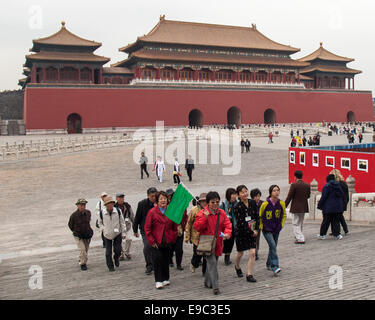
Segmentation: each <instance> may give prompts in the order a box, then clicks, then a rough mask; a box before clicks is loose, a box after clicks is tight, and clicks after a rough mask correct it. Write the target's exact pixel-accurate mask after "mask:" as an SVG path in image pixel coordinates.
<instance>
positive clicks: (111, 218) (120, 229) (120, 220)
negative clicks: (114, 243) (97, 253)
mask: <svg viewBox="0 0 375 320" xmlns="http://www.w3.org/2000/svg"><path fill="white" fill-rule="evenodd" d="M119 211H120V215H119V214H118V212H117V210H116V208H115V207H114V208H113V211H112V214H111V215H110V214H109V213H108V210H107V208H106V207H104V208H102V212H103V220H102V219H101V218H100V217H99V227H100V229H101V230H103V234H104V237H106V238H107V239H108V240H113V239H114V238H116V237H117V236H118V235H119V234H121V233H122V236H126V226H125V220H124V216H123V215H122V213H121V210H120V209H119ZM115 230H116V231H115Z"/></svg>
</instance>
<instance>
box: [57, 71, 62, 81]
mask: <svg viewBox="0 0 375 320" xmlns="http://www.w3.org/2000/svg"><path fill="white" fill-rule="evenodd" d="M60 81H61V80H60V67H58V68H57V82H60Z"/></svg>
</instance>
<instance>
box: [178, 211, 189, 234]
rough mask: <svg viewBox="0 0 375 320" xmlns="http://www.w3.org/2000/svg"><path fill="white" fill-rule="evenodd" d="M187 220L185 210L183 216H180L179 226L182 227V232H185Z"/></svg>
mask: <svg viewBox="0 0 375 320" xmlns="http://www.w3.org/2000/svg"><path fill="white" fill-rule="evenodd" d="M187 220H188V215H187V211H186V210H185V212H184V215H183V216H182V220H181V223H180V225H181V227H182V230H184V231H185V228H186V223H187Z"/></svg>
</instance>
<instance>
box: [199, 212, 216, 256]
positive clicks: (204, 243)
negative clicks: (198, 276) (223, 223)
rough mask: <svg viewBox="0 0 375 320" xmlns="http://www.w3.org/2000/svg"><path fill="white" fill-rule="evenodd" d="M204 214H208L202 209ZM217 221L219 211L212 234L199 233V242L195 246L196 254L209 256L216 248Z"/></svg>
mask: <svg viewBox="0 0 375 320" xmlns="http://www.w3.org/2000/svg"><path fill="white" fill-rule="evenodd" d="M204 211H205V214H208V211H207V210H206V209H204ZM219 222H220V211H219V213H218V214H217V222H216V231H215V234H214V235H200V236H199V242H198V247H197V254H199V255H200V256H203V255H204V256H210V255H211V254H212V253H214V252H215V249H216V240H217V236H218V235H217V234H218V231H219Z"/></svg>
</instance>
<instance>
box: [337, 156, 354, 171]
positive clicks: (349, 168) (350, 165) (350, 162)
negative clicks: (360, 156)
mask: <svg viewBox="0 0 375 320" xmlns="http://www.w3.org/2000/svg"><path fill="white" fill-rule="evenodd" d="M342 160H348V161H349V167H343V166H342ZM351 167H352V159H350V158H340V168H341V169H346V170H351Z"/></svg>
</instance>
